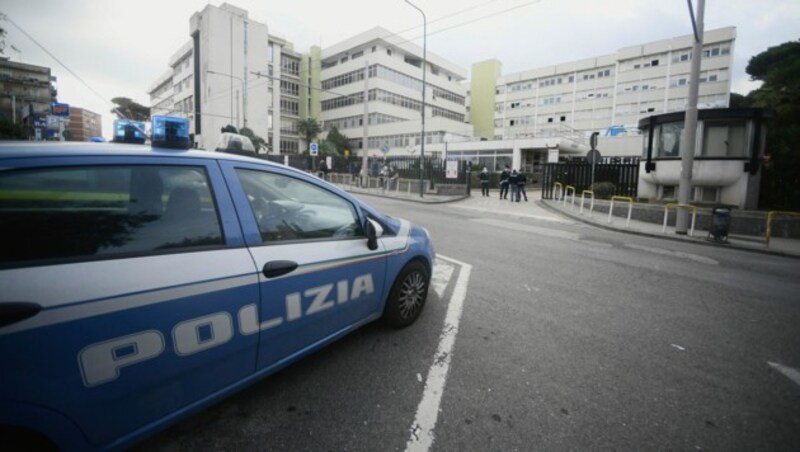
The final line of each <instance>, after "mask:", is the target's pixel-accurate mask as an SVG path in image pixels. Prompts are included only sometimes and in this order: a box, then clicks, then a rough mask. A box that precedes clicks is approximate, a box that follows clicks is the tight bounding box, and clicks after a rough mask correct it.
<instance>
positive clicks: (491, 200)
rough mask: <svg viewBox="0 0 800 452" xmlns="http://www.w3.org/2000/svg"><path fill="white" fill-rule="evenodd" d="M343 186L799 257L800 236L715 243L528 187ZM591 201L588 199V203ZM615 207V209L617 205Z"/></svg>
mask: <svg viewBox="0 0 800 452" xmlns="http://www.w3.org/2000/svg"><path fill="white" fill-rule="evenodd" d="M337 185H338V186H339V187H340V188H342V189H343V190H345V191H348V192H350V193H353V194H357V195H367V196H380V197H384V198H392V199H402V200H405V201H412V202H421V203H428V204H440V203H452V204H451V206H452V207H455V208H459V209H466V210H476V211H482V212H492V213H496V214H500V215H511V216H515V217H519V218H532V219H537V220H544V221H551V222H554V223H566V224H570V223H575V222H582V223H586V224H591V225H593V226H596V227H600V228H603V229H608V230H611V231H617V232H623V233H627V234H636V235H643V236H649V237H657V238H663V239H668V240H676V241H681V242H688V243H694V244H697V245H702V246H718V247H727V248H735V249H739V250H745V251H752V252H758V253H766V254H774V255H781V256H788V257H795V258H800V240H798V239H785V238H775V237H773V238H772V239H771V241H770V246H769V248H767V246H766V241H765V238H764V237H761V236H758V237H757V236H744V235H730V236H729V237H728V243H715V242H712V241H708V240H707V239H706V237H707V236H708V231H707V230H705V229H699V228H697V229H695V231H694V235H693V236H689V235H688V234H686V235H679V234H676V233H675V225H674V224H668V225H667V229H666V232H661V230H662V227H663V225H662V224H655V223H648V222H644V221H638V220H631V221H630V224H628V225H626V222H627V221H626V220H627V218H626V217H625V216H619V215H625V214H626V213H627V211H626V209H619V210H618V211H617V215H615V216H613V217H612V218H611V223H609V222H608V214H607V213H601V212H593V213H589V212H588V205H587V207H586V208H585V209H584V212H583V214H580V213H579V212H580V206H579V205H578V204H577V203H576V204H575V206H574V208H573V207H572V205H571V204H569V203H567V204H562V203H561V202H556V201H554V200H543V199H541V198H542V194H541V191H540V190H537V189H529V190H528V200H529V201H528V202H525V201H524V200H523V201H522V202H519V203H511V202H509V201H507V200H500V199H498V195H499V193H498V191H497V190H492V192H491V194H490V196H489V197H483V196H481V194H480V188H479V189H478V190H475V188H474V187H473V189H472V196H465V195H461V196H444V195H435V194H428V193H425V195H424V196H423V197H422V198H420V196H419V192H416V193H408V192H407V191H399V192H398V191H384V190H381V189H378V188H370V189H366V188H360V187H355V186H352V187H351V186H349V185H346V184H345V185H342V184H337ZM587 204H588V203H587ZM615 210H616V209H615Z"/></svg>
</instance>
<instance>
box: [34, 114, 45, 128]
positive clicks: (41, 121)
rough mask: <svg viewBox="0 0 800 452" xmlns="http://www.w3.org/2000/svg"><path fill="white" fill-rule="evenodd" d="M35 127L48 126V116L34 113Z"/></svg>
mask: <svg viewBox="0 0 800 452" xmlns="http://www.w3.org/2000/svg"><path fill="white" fill-rule="evenodd" d="M33 127H47V116H41V115H33Z"/></svg>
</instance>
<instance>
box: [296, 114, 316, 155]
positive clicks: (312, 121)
mask: <svg viewBox="0 0 800 452" xmlns="http://www.w3.org/2000/svg"><path fill="white" fill-rule="evenodd" d="M320 132H322V127H320V125H319V122H318V121H317V119H316V118H306V119H301V120H300V121H298V122H297V133H299V134H300V136H301V137H302V138H303V140H305V142H306V152H308V151H309V148H310V146H311V142H312V141H314V139H315V138H317V136H318V135H319V133H320Z"/></svg>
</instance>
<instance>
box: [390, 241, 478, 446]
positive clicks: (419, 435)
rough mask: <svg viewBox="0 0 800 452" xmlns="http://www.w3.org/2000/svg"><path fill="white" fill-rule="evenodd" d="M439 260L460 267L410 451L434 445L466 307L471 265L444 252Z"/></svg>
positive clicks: (413, 428) (414, 426) (429, 374)
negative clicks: (448, 375)
mask: <svg viewBox="0 0 800 452" xmlns="http://www.w3.org/2000/svg"><path fill="white" fill-rule="evenodd" d="M437 260H442V261H445V262H448V263H451V264H454V265H457V266H459V267H460V269H459V272H458V279H457V280H456V282H455V286H454V288H453V293H452V294H451V295H450V301H449V302H448V304H447V314H446V315H445V318H444V328H443V329H442V334H441V335H440V336H439V346H438V347H437V349H436V354H435V355H434V357H433V364H431V367H430V369H429V370H428V377H427V379H426V380H425V390H424V392H423V394H422V400H420V402H419V405H418V406H417V414H416V416H415V417H414V422H413V423H412V424H411V429H410V434H411V435H410V437H409V439H408V442H407V443H406V451H407V452H427V451H428V450H429V449H430V448H431V446H432V445H433V439H434V428H435V427H436V420H437V418H438V416H439V406H440V405H441V402H442V395H443V393H444V386H445V383H446V382H447V372H448V371H449V370H450V360H451V357H452V354H453V346H454V345H455V342H456V334H458V324H459V322H460V321H461V313H462V311H463V309H464V300H465V299H466V297H467V285H468V284H469V275H470V272H472V266H471V265H469V264H466V263H464V262H460V261H457V260H455V259H451V258H448V257H445V256H442V255H439V256H437ZM434 273H435V270H434ZM451 274H452V273H451Z"/></svg>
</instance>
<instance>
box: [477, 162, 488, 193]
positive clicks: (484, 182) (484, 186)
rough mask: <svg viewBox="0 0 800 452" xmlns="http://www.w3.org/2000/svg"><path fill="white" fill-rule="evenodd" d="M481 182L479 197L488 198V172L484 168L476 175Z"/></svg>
mask: <svg viewBox="0 0 800 452" xmlns="http://www.w3.org/2000/svg"><path fill="white" fill-rule="evenodd" d="M478 178H479V179H480V180H481V196H489V170H487V169H486V167H485V166H484V167H483V169H482V170H481V173H480V174H479V175H478Z"/></svg>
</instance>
